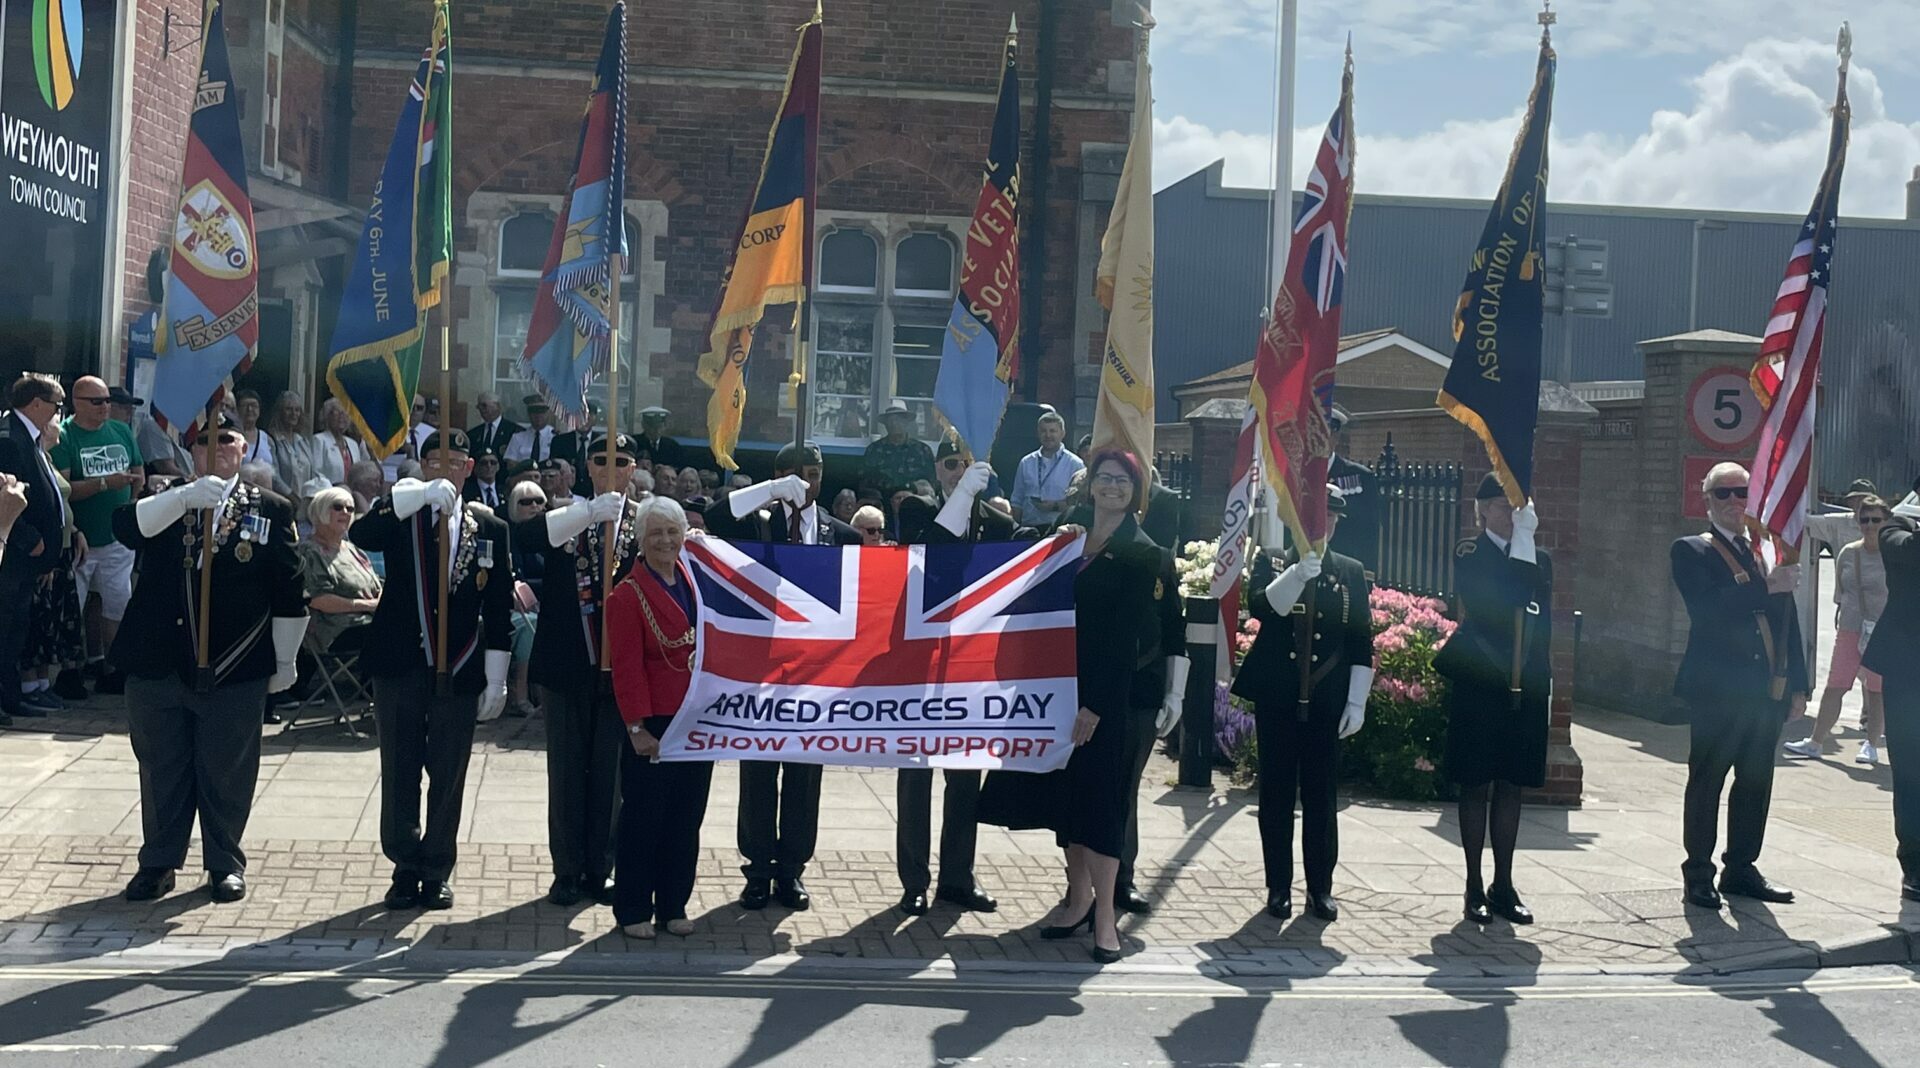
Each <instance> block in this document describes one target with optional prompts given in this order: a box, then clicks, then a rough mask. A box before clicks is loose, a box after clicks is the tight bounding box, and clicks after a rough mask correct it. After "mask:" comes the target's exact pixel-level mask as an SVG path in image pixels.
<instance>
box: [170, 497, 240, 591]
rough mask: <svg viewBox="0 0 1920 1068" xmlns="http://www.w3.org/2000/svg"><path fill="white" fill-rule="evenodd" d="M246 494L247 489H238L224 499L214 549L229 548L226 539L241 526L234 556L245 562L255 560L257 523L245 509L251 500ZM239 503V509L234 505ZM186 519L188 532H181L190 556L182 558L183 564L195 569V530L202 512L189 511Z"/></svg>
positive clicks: (216, 550) (181, 562)
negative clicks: (246, 499) (244, 495)
mask: <svg viewBox="0 0 1920 1068" xmlns="http://www.w3.org/2000/svg"><path fill="white" fill-rule="evenodd" d="M243 493H244V489H242V490H236V491H235V493H234V494H233V495H232V496H230V497H228V498H227V499H226V500H225V501H222V502H221V504H220V515H219V519H218V521H217V523H216V525H215V527H214V537H213V548H214V551H215V552H219V551H220V550H221V549H224V548H226V547H227V540H228V539H229V538H230V537H232V536H233V532H234V528H235V527H239V528H240V535H239V537H240V544H238V545H236V546H234V547H233V558H234V559H235V560H238V561H240V562H241V563H243V564H244V563H246V562H247V561H249V560H252V559H253V542H254V533H253V526H254V523H253V522H252V521H253V520H254V519H255V518H256V517H255V516H254V515H253V514H252V513H251V512H250V511H247V510H246V506H247V505H248V504H250V503H251V502H250V501H242V500H241V496H242V494H243ZM236 504H238V505H240V506H241V507H240V508H239V509H236V508H235V507H234V506H235V505H236ZM242 520H245V521H246V522H242ZM183 521H184V523H185V524H186V528H187V529H186V533H184V534H182V535H180V541H181V543H182V544H184V545H185V546H186V547H187V555H186V558H185V559H183V560H181V561H180V564H181V566H182V567H184V568H186V569H187V570H189V571H191V570H193V566H194V556H195V555H196V554H195V553H194V551H193V548H194V531H195V530H197V529H199V526H200V513H199V512H197V511H189V512H188V513H187V514H186V516H185V517H184V520H183Z"/></svg>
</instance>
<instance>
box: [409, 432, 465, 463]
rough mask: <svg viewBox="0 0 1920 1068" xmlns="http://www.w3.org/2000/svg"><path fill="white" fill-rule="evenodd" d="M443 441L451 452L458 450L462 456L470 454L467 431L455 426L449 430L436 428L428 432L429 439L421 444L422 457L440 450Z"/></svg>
mask: <svg viewBox="0 0 1920 1068" xmlns="http://www.w3.org/2000/svg"><path fill="white" fill-rule="evenodd" d="M442 443H444V444H445V445H446V447H447V449H448V451H450V452H457V453H459V454H461V455H462V456H466V455H470V453H469V452H468V445H467V432H466V431H464V430H461V429H459V428H457V427H455V428H451V429H447V430H436V431H434V432H433V433H431V434H428V435H427V440H426V441H424V442H421V444H420V455H421V457H422V458H425V457H426V456H428V455H429V454H431V453H435V452H438V451H440V446H441V444H442Z"/></svg>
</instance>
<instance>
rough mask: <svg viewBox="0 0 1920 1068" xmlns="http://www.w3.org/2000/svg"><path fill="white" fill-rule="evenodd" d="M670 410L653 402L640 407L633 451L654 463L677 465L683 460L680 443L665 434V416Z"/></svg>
mask: <svg viewBox="0 0 1920 1068" xmlns="http://www.w3.org/2000/svg"><path fill="white" fill-rule="evenodd" d="M672 414H673V413H672V412H669V411H667V410H666V409H665V408H662V407H660V406H659V405H657V404H655V405H653V406H651V407H647V408H642V409H640V433H639V434H638V435H636V436H635V437H634V439H633V447H634V451H635V452H636V453H637V454H638V455H640V456H644V457H646V458H648V459H650V460H652V461H653V462H654V463H656V464H666V465H667V466H669V467H679V466H680V465H681V464H682V463H684V462H685V461H684V460H683V459H682V458H681V457H682V452H683V450H682V449H681V447H680V443H679V442H677V441H675V440H673V439H672V438H670V437H668V436H667V417H668V416H670V415H672Z"/></svg>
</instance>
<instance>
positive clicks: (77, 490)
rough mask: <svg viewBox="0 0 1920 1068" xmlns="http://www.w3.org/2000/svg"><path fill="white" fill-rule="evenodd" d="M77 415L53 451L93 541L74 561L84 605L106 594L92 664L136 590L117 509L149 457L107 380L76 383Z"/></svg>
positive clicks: (113, 687) (107, 682)
mask: <svg viewBox="0 0 1920 1068" xmlns="http://www.w3.org/2000/svg"><path fill="white" fill-rule="evenodd" d="M71 403H72V405H73V414H72V415H69V416H67V418H66V419H65V420H64V421H62V422H61V424H60V430H61V433H60V444H59V445H57V446H55V447H54V450H53V452H52V454H51V459H52V460H53V466H54V467H56V468H58V469H59V471H60V473H61V474H63V475H65V476H66V478H67V481H68V482H69V483H70V484H71V485H72V486H73V494H72V501H73V523H74V526H76V527H78V528H79V530H80V533H81V534H83V535H85V537H86V539H87V554H86V557H85V558H84V559H82V560H81V561H80V563H79V564H78V565H76V566H75V567H74V581H75V583H76V584H77V585H78V586H79V588H80V603H81V604H82V605H83V606H84V605H85V604H86V603H87V595H88V594H89V593H98V594H99V595H100V617H99V620H100V621H99V631H98V633H97V634H95V635H92V636H90V637H91V638H93V639H97V641H95V640H90V641H89V642H88V643H87V660H88V666H89V667H90V668H103V667H104V665H102V664H98V663H95V662H96V661H99V660H101V659H102V658H103V657H104V656H105V653H106V650H107V649H109V648H111V647H112V645H113V637H114V634H115V633H116V632H118V631H119V629H120V619H121V617H122V616H124V615H125V614H126V610H127V598H128V597H129V596H130V595H131V594H132V593H133V550H132V549H129V548H127V547H126V546H124V545H121V544H119V543H118V542H117V541H115V540H114V537H113V510H114V509H115V508H118V507H120V506H121V505H123V504H125V503H127V502H128V501H131V500H133V498H134V495H135V494H137V493H138V492H139V491H140V487H141V486H142V485H143V484H144V483H145V482H146V475H145V467H144V466H143V465H144V464H145V461H144V460H143V459H141V456H140V446H139V445H138V444H136V443H135V442H134V437H133V428H132V427H130V426H128V425H127V424H125V423H122V422H120V421H119V420H117V419H110V418H108V411H107V408H108V405H110V404H111V403H112V394H111V392H110V391H109V390H108V389H107V384H106V383H105V382H103V381H101V380H100V379H98V378H94V377H92V376H90V375H89V376H88V377H85V378H82V379H80V380H79V381H78V382H75V383H74V384H73V394H72V397H71ZM118 682H119V680H118V679H114V678H112V677H111V676H105V675H103V681H102V685H101V687H100V692H103V693H117V692H119V689H118V685H117V684H118Z"/></svg>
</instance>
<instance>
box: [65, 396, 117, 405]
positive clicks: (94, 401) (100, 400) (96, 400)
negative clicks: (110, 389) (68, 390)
mask: <svg viewBox="0 0 1920 1068" xmlns="http://www.w3.org/2000/svg"><path fill="white" fill-rule="evenodd" d="M73 399H74V400H75V401H82V402H85V403H87V404H91V405H93V406H94V407H95V408H105V407H106V406H107V405H109V404H112V403H113V398H112V397H75V398H73Z"/></svg>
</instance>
